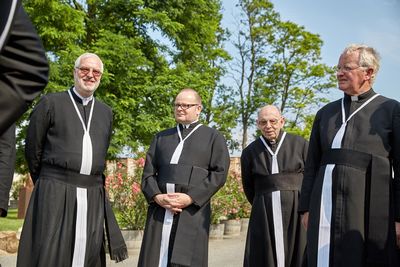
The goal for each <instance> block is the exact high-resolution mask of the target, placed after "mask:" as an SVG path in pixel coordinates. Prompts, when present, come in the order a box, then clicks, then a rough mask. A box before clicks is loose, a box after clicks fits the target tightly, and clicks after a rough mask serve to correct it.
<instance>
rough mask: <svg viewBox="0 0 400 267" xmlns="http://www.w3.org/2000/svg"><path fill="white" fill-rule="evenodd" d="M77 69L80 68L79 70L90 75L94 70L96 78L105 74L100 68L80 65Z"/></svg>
mask: <svg viewBox="0 0 400 267" xmlns="http://www.w3.org/2000/svg"><path fill="white" fill-rule="evenodd" d="M76 69H77V70H79V72H80V73H81V74H83V75H88V74H89V73H90V71H92V74H93V76H94V77H96V78H99V77H100V76H101V75H102V74H103V73H102V72H101V71H100V70H97V69H94V68H88V67H78V68H76Z"/></svg>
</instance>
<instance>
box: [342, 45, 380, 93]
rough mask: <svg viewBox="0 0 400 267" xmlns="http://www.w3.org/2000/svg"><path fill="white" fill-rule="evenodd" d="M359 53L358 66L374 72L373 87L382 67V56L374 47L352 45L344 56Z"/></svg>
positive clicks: (347, 48) (346, 49)
mask: <svg viewBox="0 0 400 267" xmlns="http://www.w3.org/2000/svg"><path fill="white" fill-rule="evenodd" d="M354 52H359V59H358V65H359V66H360V67H365V68H370V69H372V70H373V73H372V75H371V85H372V84H373V83H374V81H375V78H376V74H377V73H378V71H379V67H380V62H379V61H380V59H381V57H380V55H379V53H378V51H376V50H375V49H374V48H373V47H370V46H367V45H363V44H351V45H349V46H347V47H346V48H345V49H344V51H343V53H342V54H352V53H354Z"/></svg>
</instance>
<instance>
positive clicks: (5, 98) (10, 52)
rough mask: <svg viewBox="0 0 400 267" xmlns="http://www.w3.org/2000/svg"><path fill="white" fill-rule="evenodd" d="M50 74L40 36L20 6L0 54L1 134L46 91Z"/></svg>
mask: <svg viewBox="0 0 400 267" xmlns="http://www.w3.org/2000/svg"><path fill="white" fill-rule="evenodd" d="M2 34H3V33H2ZM48 71H49V67H48V62H47V59H46V54H45V50H44V48H43V45H42V43H41V41H40V39H39V36H38V35H37V33H36V31H35V29H34V27H33V25H32V23H31V21H30V20H29V17H28V15H27V14H26V13H25V11H24V10H23V8H22V6H20V5H18V10H17V11H16V14H15V16H14V20H13V22H12V24H11V27H10V28H9V32H8V34H7V36H6V42H5V43H4V45H3V47H2V50H1V54H0V134H1V133H2V132H4V131H5V130H6V129H7V128H8V127H9V126H10V125H11V124H13V123H14V122H15V121H16V120H17V119H18V118H19V117H20V116H21V115H22V114H23V113H24V112H25V111H26V110H27V109H28V106H29V104H30V103H31V102H32V101H33V100H34V98H35V97H37V96H38V95H39V94H40V91H41V90H43V89H44V87H45V86H46V84H47V80H48Z"/></svg>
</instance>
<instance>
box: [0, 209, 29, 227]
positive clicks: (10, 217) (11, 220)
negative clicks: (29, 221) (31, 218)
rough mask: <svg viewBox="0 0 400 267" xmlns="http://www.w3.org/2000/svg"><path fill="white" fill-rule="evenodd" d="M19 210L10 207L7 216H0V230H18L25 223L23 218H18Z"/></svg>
mask: <svg viewBox="0 0 400 267" xmlns="http://www.w3.org/2000/svg"><path fill="white" fill-rule="evenodd" d="M17 216H18V210H17V209H10V210H8V214H7V217H5V218H3V217H1V218H0V231H18V229H19V228H20V227H22V224H23V223H24V220H23V219H17Z"/></svg>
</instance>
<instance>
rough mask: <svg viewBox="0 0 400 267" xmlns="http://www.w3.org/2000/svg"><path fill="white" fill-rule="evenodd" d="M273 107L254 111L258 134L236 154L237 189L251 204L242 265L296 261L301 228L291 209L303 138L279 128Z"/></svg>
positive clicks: (301, 243)
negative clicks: (238, 169) (239, 176)
mask: <svg viewBox="0 0 400 267" xmlns="http://www.w3.org/2000/svg"><path fill="white" fill-rule="evenodd" d="M284 124H285V119H284V117H282V115H281V113H280V111H279V110H278V108H276V107H275V106H272V105H268V106H265V107H263V108H261V109H260V111H259V112H258V119H257V128H258V129H259V130H260V132H261V136H260V138H258V139H256V140H255V141H254V142H252V143H251V144H250V145H249V146H247V147H246V148H245V149H244V150H243V153H242V156H241V168H242V182H243V189H244V192H245V194H246V197H247V199H248V201H249V202H250V203H251V204H252V210H251V215H250V222H249V229H248V232H247V241H246V248H245V256H244V265H243V266H245V267H253V266H271V267H274V266H276V267H285V266H293V267H299V266H301V263H302V260H303V255H304V249H305V241H306V236H305V229H303V228H302V227H301V223H300V217H299V216H298V214H297V208H298V200H299V192H300V187H301V182H302V180H303V171H304V165H305V159H306V156H307V149H308V142H307V141H306V140H305V139H304V138H302V137H300V136H296V135H292V134H289V133H286V132H284V131H283V126H284Z"/></svg>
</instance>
